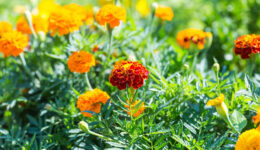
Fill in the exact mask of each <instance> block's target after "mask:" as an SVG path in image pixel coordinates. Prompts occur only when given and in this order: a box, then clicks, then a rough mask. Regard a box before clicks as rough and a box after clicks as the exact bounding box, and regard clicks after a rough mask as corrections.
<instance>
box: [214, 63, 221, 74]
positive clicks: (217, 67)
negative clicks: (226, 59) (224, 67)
mask: <svg viewBox="0 0 260 150" xmlns="http://www.w3.org/2000/svg"><path fill="white" fill-rule="evenodd" d="M219 69H220V67H219V64H218V63H217V62H216V63H214V65H213V70H214V71H215V72H218V71H219Z"/></svg>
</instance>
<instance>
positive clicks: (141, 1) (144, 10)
mask: <svg viewBox="0 0 260 150" xmlns="http://www.w3.org/2000/svg"><path fill="white" fill-rule="evenodd" d="M136 9H137V11H138V12H139V13H140V14H141V15H142V16H143V17H145V16H147V15H148V14H149V12H150V7H149V5H148V2H147V0H138V1H137V3H136Z"/></svg>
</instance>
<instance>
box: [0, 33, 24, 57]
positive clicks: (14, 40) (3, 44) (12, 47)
mask: <svg viewBox="0 0 260 150" xmlns="http://www.w3.org/2000/svg"><path fill="white" fill-rule="evenodd" d="M27 45H28V37H27V36H25V35H24V34H22V33H21V32H18V31H15V30H14V31H10V32H6V33H4V34H2V36H1V38H0V52H2V53H3V54H4V57H9V56H15V57H16V56H18V55H19V54H20V53H22V52H23V51H24V48H25V47H26V46H27Z"/></svg>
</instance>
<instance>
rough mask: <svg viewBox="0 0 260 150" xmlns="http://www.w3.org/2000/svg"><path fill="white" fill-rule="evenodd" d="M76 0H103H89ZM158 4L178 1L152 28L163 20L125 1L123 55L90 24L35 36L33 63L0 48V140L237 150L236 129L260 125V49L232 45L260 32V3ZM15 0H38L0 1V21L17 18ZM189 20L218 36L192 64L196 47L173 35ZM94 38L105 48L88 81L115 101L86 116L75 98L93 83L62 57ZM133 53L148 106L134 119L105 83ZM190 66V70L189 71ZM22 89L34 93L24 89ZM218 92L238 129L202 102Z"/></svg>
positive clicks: (27, 145) (10, 144)
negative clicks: (245, 53)
mask: <svg viewBox="0 0 260 150" xmlns="http://www.w3.org/2000/svg"><path fill="white" fill-rule="evenodd" d="M57 2H58V3H60V4H67V3H71V1H69V0H57ZM73 2H75V3H78V4H82V5H84V4H87V3H92V4H93V5H95V6H98V5H97V2H96V1H94V2H93V1H91V0H88V1H83V0H76V1H73ZM121 2H122V3H123V1H121ZM152 2H156V1H150V3H152ZM157 2H158V3H160V4H165V5H168V6H171V7H172V9H173V11H174V14H175V17H174V18H173V20H172V21H171V22H165V23H164V24H163V26H162V27H161V28H160V30H159V31H156V29H157V26H158V25H159V21H158V20H157V19H153V15H152V13H151V15H149V16H148V17H146V18H141V17H140V16H139V14H138V13H137V12H136V10H135V9H134V7H133V8H132V9H129V10H128V21H127V23H126V24H121V25H120V27H118V28H117V29H116V30H115V31H114V42H113V49H114V51H116V53H117V55H118V56H117V57H113V58H109V57H107V44H108V40H107V32H106V31H105V30H104V29H103V28H101V27H98V28H97V29H96V30H91V29H89V28H88V27H86V26H84V27H82V28H81V30H80V32H79V33H73V34H70V35H69V36H66V37H65V36H64V37H58V36H55V37H53V38H52V37H51V36H49V35H48V36H47V39H46V41H45V42H39V41H37V40H33V41H32V44H31V49H32V51H30V52H26V53H25V54H24V56H25V60H26V62H27V67H24V65H23V64H22V62H21V60H20V59H19V58H13V57H10V58H5V59H3V57H2V56H1V57H0V66H1V71H0V116H1V117H0V118H1V119H0V148H2V149H105V148H106V149H109V148H118V149H156V150H157V149H233V148H234V145H235V143H236V140H237V138H238V136H239V132H240V133H241V132H243V131H245V130H247V129H251V128H254V125H253V123H252V120H251V118H252V116H253V115H255V110H256V109H257V106H259V104H260V102H259V101H260V98H259V96H260V74H259V73H260V69H259V66H260V59H259V58H260V56H259V55H256V56H253V57H251V59H249V60H242V59H241V58H240V57H239V56H235V55H234V53H233V52H232V50H233V46H234V40H235V39H236V38H237V37H238V36H241V35H244V34H252V33H255V34H260V33H259V32H260V19H259V18H260V17H259V15H260V13H259V10H260V1H259V0H236V1H226V0H193V1H189V0H169V1H157ZM133 3H135V1H133ZM16 5H28V8H34V7H35V6H37V1H33V0H32V1H29V0H21V1H20V0H19V1H18V0H11V1H6V0H0V14H1V17H0V18H1V20H8V21H10V22H11V23H13V24H14V25H15V22H16V20H17V18H18V17H19V14H15V13H14V12H13V9H14V7H15V6H16ZM185 28H199V29H203V30H205V31H208V32H212V33H213V36H214V37H213V43H212V46H211V47H210V48H209V49H207V50H203V51H202V52H201V53H200V54H199V56H198V63H197V66H196V67H195V68H192V67H191V66H192V61H193V60H192V59H193V58H194V56H193V54H190V53H189V52H187V50H183V49H181V48H180V47H179V46H178V45H177V42H176V38H175V37H176V34H177V33H178V31H180V30H182V29H185ZM96 44H97V45H100V46H101V47H100V50H99V51H98V52H96V53H94V55H95V58H96V59H97V60H98V61H99V62H100V65H97V66H95V67H93V68H92V69H91V71H90V72H89V73H88V76H89V78H90V82H91V85H92V87H97V88H100V89H101V90H104V91H107V92H108V93H109V95H111V101H112V103H111V104H108V105H107V107H103V109H102V113H101V114H98V115H95V116H94V117H93V118H84V117H83V116H82V115H81V114H80V113H79V110H78V109H77V108H76V100H77V97H78V95H79V94H82V93H84V92H85V91H87V90H89V89H88V87H87V84H86V82H85V76H84V75H79V74H73V73H70V72H69V70H68V68H67V65H66V63H67V58H68V56H69V55H70V53H71V52H72V51H73V50H78V49H84V50H86V51H89V52H91V50H92V48H93V47H94V46H95V45H96ZM156 51H157V52H156ZM130 55H132V56H134V57H135V58H136V60H138V61H139V62H141V63H142V64H143V65H145V66H146V68H147V69H148V70H149V71H150V75H149V79H148V80H146V82H145V84H144V86H143V87H142V88H140V89H139V90H138V94H137V99H140V100H142V101H144V102H145V104H146V109H145V112H144V114H143V115H141V116H140V117H138V118H136V119H134V120H131V119H130V118H129V116H127V115H126V113H125V112H124V111H123V108H122V107H123V104H122V103H121V101H125V100H126V97H127V94H126V93H125V91H118V90H117V89H116V88H115V87H112V86H111V84H110V83H109V81H108V76H109V74H110V72H111V69H112V66H113V64H114V63H115V62H116V61H118V60H123V59H127V58H128V57H129V56H130ZM213 58H216V60H217V61H218V63H219V64H220V66H221V67H220V68H221V69H220V71H219V74H218V75H217V76H216V75H215V73H214V71H213V70H212V65H213V63H214V60H213ZM184 64H188V65H189V66H190V69H189V70H185V67H184ZM28 69H30V70H29V71H28ZM218 81H219V82H218ZM25 88H26V89H28V90H29V91H28V93H23V92H22V90H23V89H25ZM219 92H221V93H223V94H224V95H225V103H226V104H227V106H228V109H229V113H230V114H229V115H230V118H231V121H232V123H233V124H234V126H235V130H234V129H232V128H231V126H229V125H227V124H226V123H225V121H224V120H223V119H221V118H220V117H219V116H218V115H216V110H215V109H214V108H209V107H206V106H205V104H206V102H207V101H208V100H210V99H212V98H215V97H217V96H218V94H219ZM46 106H47V108H46ZM81 120H84V121H86V122H87V123H89V126H90V129H91V131H93V132H96V133H100V134H102V135H104V136H106V137H110V138H112V139H113V141H107V140H104V139H102V138H99V137H96V136H94V135H92V134H88V133H84V132H82V131H81V130H80V129H78V123H79V122H80V121H81Z"/></svg>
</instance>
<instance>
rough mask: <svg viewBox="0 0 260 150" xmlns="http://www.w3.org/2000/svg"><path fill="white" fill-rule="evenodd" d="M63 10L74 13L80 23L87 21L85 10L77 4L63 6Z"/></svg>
mask: <svg viewBox="0 0 260 150" xmlns="http://www.w3.org/2000/svg"><path fill="white" fill-rule="evenodd" d="M64 8H66V9H68V10H70V11H73V12H75V13H76V14H77V15H78V17H79V18H80V19H81V20H82V21H85V20H86V19H87V10H86V9H85V8H84V7H82V6H80V5H78V4H75V3H72V4H68V5H64Z"/></svg>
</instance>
